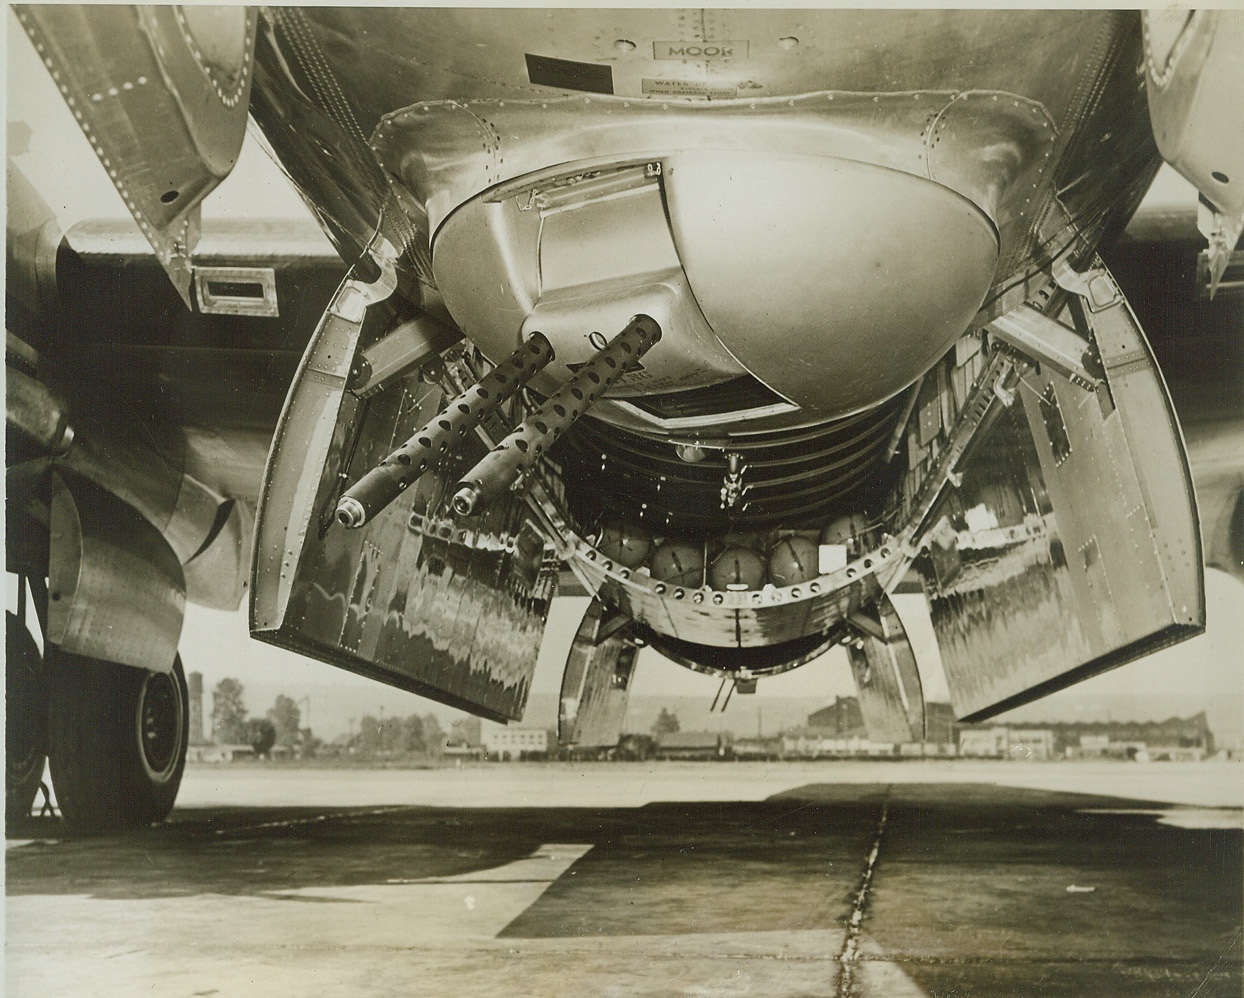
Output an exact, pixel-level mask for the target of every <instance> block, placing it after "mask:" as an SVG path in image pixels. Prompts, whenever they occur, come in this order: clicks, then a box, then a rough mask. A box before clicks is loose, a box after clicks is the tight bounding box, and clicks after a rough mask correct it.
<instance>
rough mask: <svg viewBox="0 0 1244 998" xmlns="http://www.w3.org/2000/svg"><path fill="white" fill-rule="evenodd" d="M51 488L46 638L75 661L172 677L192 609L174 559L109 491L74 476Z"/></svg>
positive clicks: (145, 524) (136, 515)
mask: <svg viewBox="0 0 1244 998" xmlns="http://www.w3.org/2000/svg"><path fill="white" fill-rule="evenodd" d="M50 483H51V487H52V500H51V516H50V520H51V522H50V527H49V530H50V534H51V544H50V553H49V567H48V600H49V601H48V621H47V639H48V640H49V641H51V642H54V643H55V644H56V645H57V646H58V647H60V648H61V649H63V650H64V651H67V652H71V653H72V654H75V655H83V656H86V657H88V658H93V659H101V660H103V661H106V662H118V663H120V664H122V665H132V666H134V667H136V668H140V669H147V670H150V671H154V672H171V671H172V668H173V660H174V659H175V658H176V656H177V643H178V641H179V640H180V638H181V623H182V615H183V613H184V612H185V608H186V585H185V580H184V577H183V575H182V568H181V565H180V564H179V563H178V560H177V556H176V554H174V552H173V550H172V548H170V547H169V545H168V542H167V541H165V539H164V538H163V537H162V536H161V535H160V533H159V531H157V530H156V528H155V527H153V526H152V525H151V524H150V523H149V522H148V521H147V520H146V519H145V518H144V517H143V516H141V515H140V514H139V513H138V511H137V510H135V509H133V508H132V507H131V506H128V505H127V504H125V503H124V502H122V501H121V500H119V499H117V498H116V496H114V495H113V494H112V493H111V492H107V491H105V490H104V489H102V488H100V487H98V486H97V485H94V484H93V483H91V482H89V481H87V480H85V479H81V478H78V477H76V476H72V475H68V474H66V475H65V476H63V477H62V476H61V475H59V474H56V475H52V476H50ZM118 579H124V580H125V585H124V586H118V585H117V580H118Z"/></svg>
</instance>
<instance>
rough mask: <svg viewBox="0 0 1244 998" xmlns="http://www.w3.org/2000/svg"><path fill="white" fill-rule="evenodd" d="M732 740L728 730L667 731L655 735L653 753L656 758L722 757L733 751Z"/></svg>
mask: <svg viewBox="0 0 1244 998" xmlns="http://www.w3.org/2000/svg"><path fill="white" fill-rule="evenodd" d="M732 742H733V737H732V736H731V735H730V733H729V732H726V733H724V734H723V733H718V732H715V731H669V732H666V733H664V734H661V735H658V736H657V740H656V748H655V754H656V757H657V758H658V759H724V758H725V757H726V756H728V755H730V754H732V752H733V747H732Z"/></svg>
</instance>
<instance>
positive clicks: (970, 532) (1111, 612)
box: [917, 298, 1205, 718]
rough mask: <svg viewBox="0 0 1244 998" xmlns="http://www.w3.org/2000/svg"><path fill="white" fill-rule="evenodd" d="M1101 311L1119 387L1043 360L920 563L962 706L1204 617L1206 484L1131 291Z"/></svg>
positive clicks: (1191, 629) (978, 709)
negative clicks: (1191, 464)
mask: <svg viewBox="0 0 1244 998" xmlns="http://www.w3.org/2000/svg"><path fill="white" fill-rule="evenodd" d="M1087 321H1089V322H1090V324H1091V327H1092V329H1093V332H1094V340H1095V343H1096V345H1097V347H1098V350H1099V352H1100V355H1101V360H1102V364H1103V367H1104V368H1105V372H1106V386H1104V387H1102V388H1100V389H1098V391H1097V392H1092V391H1089V390H1086V389H1084V388H1082V387H1080V386H1077V385H1073V384H1072V383H1071V382H1070V381H1068V380H1067V379H1066V378H1064V377H1062V376H1061V375H1059V374H1057V373H1054V372H1052V371H1050V370H1049V369H1048V368H1046V367H1044V366H1043V367H1042V368H1041V369H1039V370H1037V369H1033V370H1030V371H1029V372H1028V373H1027V374H1026V375H1025V376H1024V378H1023V379H1022V382H1021V387H1020V391H1019V401H1017V403H1016V404H1015V405H1013V406H1012V407H1011V408H1010V409H1009V410H1007V411H1005V412H1004V413H1003V414H1002V415H1001V416H1000V417H999V418H998V419H996V420H995V421H994V422H993V424H992V426H990V427H989V428H988V429H987V430H986V431H985V432H984V435H983V438H982V439H981V440H980V441H978V442H977V443H976V445H975V446H974V448H973V450H972V451H971V452H970V453H969V456H968V459H967V460H966V461H965V462H964V463H963V465H962V466H961V467H960V473H961V475H962V479H961V481H960V482H959V486H958V488H957V489H956V490H954V491H953V492H947V493H944V494H943V495H942V497H941V499H940V500H939V502H938V503H937V504H935V506H934V507H933V510H932V512H931V515H930V517H929V518H928V521H927V522H928V524H929V529H928V530H927V531H926V533H925V537H926V539H927V542H928V545H929V551H930V556H929V557H927V558H922V559H921V560H920V561H919V562H917V565H918V567H919V568H920V571H921V574H922V575H923V577H924V582H925V585H926V588H927V590H928V592H929V594H930V600H931V613H932V619H933V625H934V629H935V631H936V633H937V636H938V644H939V647H940V650H941V657H942V661H943V664H944V666H945V670H946V677H947V682H948V684H949V687H950V693H951V698H952V701H953V703H954V706H955V710H956V713H957V714H958V715H959V716H961V717H963V716H967V717H971V718H979V717H985V716H989V715H990V714H992V713H996V712H997V711H999V710H1002V709H1005V708H1006V707H1009V706H1014V705H1016V704H1019V703H1023V702H1026V701H1028V700H1031V699H1035V698H1036V697H1038V696H1041V695H1044V694H1045V693H1048V692H1050V691H1052V690H1055V689H1059V688H1061V687H1063V686H1066V685H1069V684H1071V683H1073V682H1075V681H1077V680H1079V679H1082V678H1084V677H1086V676H1088V675H1092V674H1094V673H1096V672H1100V671H1102V670H1105V669H1109V668H1112V667H1114V666H1117V665H1120V664H1122V663H1123V662H1126V661H1129V660H1130V659H1133V658H1137V657H1139V656H1141V655H1143V654H1146V653H1148V652H1150V651H1153V650H1155V649H1156V648H1159V647H1162V646H1164V645H1166V644H1170V643H1173V642H1175V641H1178V640H1182V639H1183V638H1186V637H1189V636H1191V635H1192V634H1195V633H1198V632H1199V631H1200V630H1202V629H1203V627H1204V620H1205V613H1204V582H1203V573H1202V568H1201V550H1200V541H1199V534H1198V530H1197V517H1196V509H1195V505H1194V501H1193V494H1192V484H1191V480H1190V477H1189V474H1188V467H1187V460H1186V457H1185V456H1184V452H1183V443H1182V440H1181V438H1180V434H1179V428H1178V425H1177V424H1176V422H1175V420H1174V416H1173V413H1172V410H1171V408H1170V404H1169V401H1168V399H1167V397H1166V392H1165V388H1164V386H1163V384H1162V382H1161V378H1160V376H1159V375H1158V373H1157V369H1156V368H1155V367H1154V365H1153V361H1152V357H1151V355H1150V353H1149V350H1148V345H1147V344H1146V342H1145V340H1144V338H1143V335H1142V334H1141V332H1140V329H1139V327H1138V326H1137V325H1136V322H1135V319H1134V318H1133V317H1132V315H1131V311H1130V309H1128V307H1127V304H1126V302H1124V301H1123V300H1122V299H1121V298H1120V299H1119V301H1118V302H1117V303H1116V304H1115V305H1113V306H1111V307H1109V308H1106V309H1104V310H1103V311H1101V312H1098V313H1096V314H1095V315H1092V316H1090V317H1089V318H1088V320H1087ZM1055 414H1056V415H1057V418H1055ZM938 552H941V554H940V555H939V554H938ZM946 552H953V558H952V559H950V560H948V559H947V556H946Z"/></svg>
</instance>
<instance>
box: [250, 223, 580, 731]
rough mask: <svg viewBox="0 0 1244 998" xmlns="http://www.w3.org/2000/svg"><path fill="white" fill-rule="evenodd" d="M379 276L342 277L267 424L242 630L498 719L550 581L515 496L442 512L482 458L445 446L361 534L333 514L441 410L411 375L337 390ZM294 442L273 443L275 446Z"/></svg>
mask: <svg viewBox="0 0 1244 998" xmlns="http://www.w3.org/2000/svg"><path fill="white" fill-rule="evenodd" d="M374 252H375V254H376V257H377V263H378V264H379V267H380V270H381V277H380V278H379V279H378V280H377V281H376V282H374V283H372V284H368V283H365V282H363V281H361V280H359V279H358V278H357V277H350V278H348V279H347V280H346V281H345V282H344V283H343V284H342V286H341V289H340V291H339V293H338V295H337V297H336V298H335V299H334V301H333V303H332V304H330V306H329V309H328V311H327V312H326V313H325V317H324V321H323V322H322V323H321V326H320V328H319V330H317V333H316V336H315V337H314V339H313V340H312V343H311V345H310V346H309V348H308V351H307V354H306V356H305V357H304V361H303V366H302V369H301V371H300V374H299V377H298V378H297V380H296V381H295V384H294V387H293V389H292V390H291V394H290V400H289V403H288V405H287V408H286V412H285V414H284V416H283V419H282V422H281V425H280V427H279V428H278V431H277V441H276V443H275V444H274V447H273V457H272V459H271V461H270V464H269V468H268V472H267V474H266V476H265V491H264V494H263V497H262V503H261V506H260V510H259V514H258V517H259V522H258V526H257V536H256V553H255V567H254V581H253V584H252V596H251V629H252V633H253V634H254V636H256V637H258V638H260V639H261V640H265V641H269V642H272V643H274V644H278V645H281V646H283V647H287V648H292V649H294V650H296V651H299V652H302V653H303V654H307V655H311V656H313V657H315V658H319V659H322V660H325V661H329V662H332V663H333V664H336V665H339V666H341V667H343V668H346V669H350V670H352V671H355V672H358V673H360V674H362V675H366V676H370V677H373V678H376V679H380V680H383V681H384V682H387V683H390V684H392V685H395V686H400V687H403V688H405V689H409V690H411V691H413V692H417V693H420V694H422V695H425V696H429V697H432V698H434V699H438V700H441V701H443V702H445V703H449V704H451V705H454V706H459V707H463V708H466V709H469V710H472V711H473V712H475V713H478V714H482V715H484V716H487V717H492V718H494V719H497V720H501V719H506V718H510V719H517V718H520V717H521V716H522V712H523V706H524V704H525V702H526V698H527V692H528V687H529V683H530V679H531V673H532V671H533V670H534V668H535V664H536V654H537V652H538V650H539V647H540V640H541V638H542V636H543V632H544V620H545V616H546V614H547V612H548V604H549V601H550V600H551V599H552V596H553V587H554V585H555V582H556V574H557V568H556V559H555V558H552V557H549V556H547V555H546V545H545V542H544V540H543V538H542V537H541V535H540V533H539V532H538V531H537V530H536V529H535V527H534V526H533V525H532V523H531V518H530V514H529V513H528V512H527V509H526V506H525V505H524V504H523V502H522V500H521V499H519V498H507V499H506V500H504V501H500V502H497V503H495V504H494V505H493V506H491V507H490V508H489V509H488V510H487V511H486V512H485V513H484V514H483V515H482V516H480V517H479V518H478V519H477V520H476V521H475V522H473V523H472V524H471V528H470V530H466V529H463V528H462V527H460V526H458V525H456V524H454V523H453V522H452V520H451V519H450V518H449V512H450V511H449V505H448V504H449V498H450V497H449V496H448V495H447V494H446V489H447V486H448V484H449V483H450V482H451V481H453V480H456V479H454V478H453V477H452V476H454V475H460V474H461V473H462V471H463V470H465V468H466V467H469V466H470V464H471V463H473V462H474V461H475V460H478V458H479V457H480V456H481V454H482V452H483V445H482V444H481V442H480V441H479V440H478V439H477V438H475V437H473V436H470V435H464V436H463V437H462V438H461V439H460V441H459V442H458V446H457V447H456V448H454V449H453V451H452V452H451V451H449V450H445V451H443V452H442V453H441V454H440V455H439V461H438V465H437V467H436V468H435V469H431V470H429V471H428V472H427V473H426V474H424V475H423V476H422V477H421V478H419V479H418V481H417V482H416V483H415V484H414V485H413V486H411V487H410V488H409V489H407V490H406V491H405V493H404V494H403V496H402V498H401V500H400V501H397V502H394V503H393V504H391V505H389V506H388V507H387V508H386V509H383V510H381V511H380V512H379V515H377V516H375V517H374V518H373V519H372V520H371V522H369V523H368V524H367V525H366V527H364V528H363V529H361V530H347V529H346V528H344V527H342V526H341V525H340V524H337V523H336V521H335V516H334V513H335V510H336V508H337V499H338V496H339V494H340V489H341V488H342V486H343V485H344V484H345V482H348V481H350V480H351V479H355V478H359V477H361V476H362V475H363V474H364V473H365V472H367V471H370V470H371V469H373V468H374V467H375V466H376V465H377V464H379V463H380V461H381V460H382V459H383V458H384V457H385V456H386V455H388V454H389V453H390V452H391V450H392V447H393V443H394V441H395V440H401V439H404V438H409V437H410V436H411V435H412V434H413V433H414V431H415V430H416V429H417V428H418V427H419V426H421V425H424V424H426V423H427V422H428V421H429V420H430V419H431V418H432V417H433V416H435V415H436V414H437V413H438V412H440V411H441V408H442V402H443V394H442V392H441V391H440V390H439V389H438V388H436V387H435V386H432V385H428V384H426V383H424V382H422V381H420V380H419V378H418V376H417V375H412V376H408V377H406V378H403V379H399V380H396V381H393V382H392V383H391V384H389V385H388V386H386V387H385V388H383V389H382V390H381V391H380V392H378V393H376V394H374V395H372V396H371V397H370V398H369V399H368V400H366V402H365V403H364V402H362V401H360V400H359V399H357V398H356V397H355V396H354V395H353V394H352V393H351V392H350V391H349V390H348V388H347V380H348V377H349V372H350V370H351V367H352V364H353V362H354V359H355V355H356V351H357V347H358V344H359V342H360V336H361V333H362V330H363V326H364V323H365V322H367V321H373V322H378V321H385V320H386V316H387V313H386V311H385V308H386V300H387V297H388V295H389V294H390V293H391V291H392V284H391V283H389V281H390V280H391V278H392V276H393V273H394V271H393V268H392V259H393V258H392V256H391V255H389V253H390V249H389V247H388V245H387V244H386V243H384V242H377V243H376V244H375V250H374ZM294 440H297V441H299V445H298V446H297V447H296V448H295V447H294V446H292V445H291V446H289V447H283V446H281V443H282V441H294Z"/></svg>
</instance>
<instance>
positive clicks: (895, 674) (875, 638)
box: [847, 593, 924, 744]
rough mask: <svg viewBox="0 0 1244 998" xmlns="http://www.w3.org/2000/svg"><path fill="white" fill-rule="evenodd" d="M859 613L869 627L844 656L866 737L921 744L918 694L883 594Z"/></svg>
mask: <svg viewBox="0 0 1244 998" xmlns="http://www.w3.org/2000/svg"><path fill="white" fill-rule="evenodd" d="M865 612H866V613H868V615H869V617H870V626H869V628H868V631H863V630H861V631H859V633H858V637H857V638H856V640H855V641H853V642H852V643H850V644H848V645H847V657H848V659H849V660H850V662H851V675H852V676H853V677H854V679H855V688H856V692H857V693H858V694H859V700H860V712H861V713H862V714H863V715H864V726H865V727H866V728H867V729H868V738H869V740H870V741H874V742H889V743H893V744H901V743H903V742H918V741H923V740H924V691H923V687H922V684H921V681H920V673H919V671H918V670H917V668H916V655H915V652H914V651H912V647H911V641H910V640H908V637H907V631H906V630H905V629H904V627H903V622H902V621H901V620H900V619H899V616H898V613H897V611H895V609H894V604H893V603H892V602H891V601H890V597H889V596H887V595H885V594H884V593H882V594H881V596H880V597H879V598H878V599H877V602H876V603H875V604H874V605H873V606H872V607H870V608H869V609H868V610H867V611H865ZM874 614H875V617H874V616H873V615H874ZM871 625H875V627H873V626H871ZM874 632H875V633H874Z"/></svg>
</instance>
